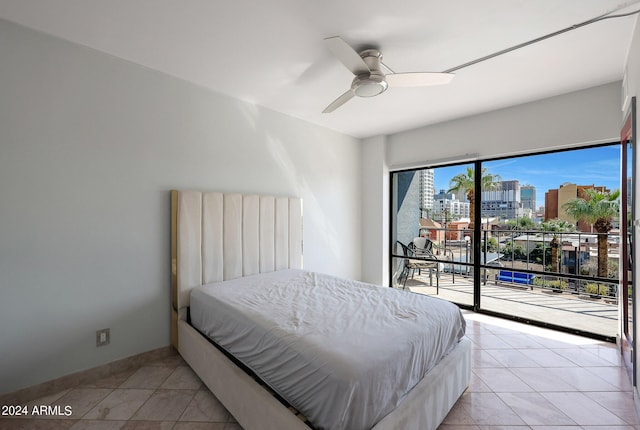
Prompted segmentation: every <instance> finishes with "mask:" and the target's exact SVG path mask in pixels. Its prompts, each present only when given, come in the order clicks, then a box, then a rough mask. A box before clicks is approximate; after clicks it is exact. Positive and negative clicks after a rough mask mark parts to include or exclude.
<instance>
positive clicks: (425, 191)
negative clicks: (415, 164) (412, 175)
mask: <svg viewBox="0 0 640 430" xmlns="http://www.w3.org/2000/svg"><path fill="white" fill-rule="evenodd" d="M418 178H419V181H420V208H421V209H423V210H425V209H426V211H427V212H428V213H431V211H432V210H433V194H434V192H435V186H434V182H433V169H424V170H420V171H419V172H418Z"/></svg>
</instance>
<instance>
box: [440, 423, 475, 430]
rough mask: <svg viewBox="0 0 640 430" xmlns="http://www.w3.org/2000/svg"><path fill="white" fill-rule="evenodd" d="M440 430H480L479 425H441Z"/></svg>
mask: <svg viewBox="0 0 640 430" xmlns="http://www.w3.org/2000/svg"><path fill="white" fill-rule="evenodd" d="M438 430H480V427H478V426H477V425H475V424H473V425H458V424H441V425H440V427H438Z"/></svg>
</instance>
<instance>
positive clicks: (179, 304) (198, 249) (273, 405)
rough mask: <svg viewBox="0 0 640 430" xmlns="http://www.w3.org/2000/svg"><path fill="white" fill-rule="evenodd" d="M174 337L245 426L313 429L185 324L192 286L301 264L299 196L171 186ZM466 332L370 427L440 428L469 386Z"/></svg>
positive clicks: (375, 429)
mask: <svg viewBox="0 0 640 430" xmlns="http://www.w3.org/2000/svg"><path fill="white" fill-rule="evenodd" d="M171 266H172V267H171V343H172V345H173V346H174V347H175V348H176V349H177V350H178V352H179V353H180V355H182V357H183V358H184V359H185V361H186V362H187V363H188V364H189V366H191V368H192V369H193V370H194V371H195V373H196V374H197V375H198V376H199V377H200V379H202V381H203V382H204V383H205V385H207V387H208V388H209V389H210V390H211V392H212V393H213V394H214V395H215V396H216V397H217V398H218V399H219V400H220V401H221V402H222V404H223V405H224V406H225V407H226V408H227V409H228V410H229V412H230V413H231V414H232V415H233V416H234V418H235V419H236V420H237V421H238V423H239V424H240V425H241V426H242V427H243V428H244V429H245V430H309V427H308V426H307V425H306V424H305V423H304V422H303V421H302V420H300V419H299V418H298V417H297V416H296V415H295V414H294V413H292V412H291V410H290V409H289V408H287V407H286V406H284V405H283V404H282V403H281V402H280V401H279V400H278V399H277V398H276V397H274V396H273V395H272V394H271V393H270V392H268V391H267V390H266V389H265V388H263V387H262V386H261V385H260V384H259V383H257V382H256V381H255V380H254V379H253V378H252V377H251V376H249V375H248V374H247V373H245V372H244V371H243V370H242V369H240V368H239V367H238V366H237V365H236V364H234V363H233V361H231V360H230V359H229V358H227V357H226V356H225V355H224V354H223V353H222V352H220V351H219V350H218V349H217V348H216V347H215V346H214V345H212V344H211V342H209V340H207V339H206V338H205V337H203V336H202V335H201V334H200V333H199V332H198V331H196V330H195V329H194V328H193V327H191V325H189V324H188V322H187V309H188V306H189V297H190V291H191V289H192V288H193V287H196V286H200V285H204V284H208V283H211V282H218V281H223V280H227V279H234V278H238V277H242V276H248V275H253V274H258V273H266V272H272V271H274V270H282V269H286V268H302V202H301V200H300V199H298V198H290V197H278V196H265V195H262V196H258V195H249V194H238V193H218V192H199V191H177V190H173V191H171ZM470 377H471V342H470V341H469V340H468V339H467V338H463V340H462V341H461V342H460V343H459V344H458V346H457V347H456V348H455V349H454V351H452V352H451V353H450V354H449V355H447V356H446V357H445V358H444V359H443V360H442V361H441V362H440V363H439V364H437V365H436V367H434V368H433V369H432V370H431V371H430V372H429V373H428V374H427V375H426V376H425V377H424V378H423V379H422V380H421V381H420V382H419V383H418V384H417V385H416V386H415V387H414V388H413V389H412V390H411V391H410V392H409V393H408V394H407V395H406V396H405V398H404V399H403V400H402V402H401V403H400V405H399V406H398V407H397V408H396V409H395V410H394V411H392V412H391V413H390V414H388V415H387V416H386V417H385V418H383V419H382V420H381V421H380V422H379V423H378V424H376V425H375V426H374V427H373V430H392V429H398V428H402V429H406V430H410V429H415V430H429V429H434V430H435V429H436V428H437V427H438V426H439V425H440V423H441V422H442V420H444V418H445V417H446V415H447V413H448V412H449V410H450V409H451V408H452V407H453V405H454V404H455V402H456V401H457V399H458V398H459V397H460V396H461V395H462V393H463V392H464V390H465V389H466V387H467V386H468V385H469V380H470Z"/></svg>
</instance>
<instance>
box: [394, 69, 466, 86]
mask: <svg viewBox="0 0 640 430" xmlns="http://www.w3.org/2000/svg"><path fill="white" fill-rule="evenodd" d="M454 76H455V75H454V74H453V73H430V72H417V73H390V74H388V75H385V79H386V80H387V83H388V84H389V86H390V87H423V86H428V85H444V84H448V83H449V82H451V80H452V79H453V77H454Z"/></svg>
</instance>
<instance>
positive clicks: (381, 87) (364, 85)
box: [351, 49, 388, 97]
mask: <svg viewBox="0 0 640 430" xmlns="http://www.w3.org/2000/svg"><path fill="white" fill-rule="evenodd" d="M360 57H362V60H363V61H364V62H365V63H366V64H367V66H369V70H370V73H363V74H360V75H358V76H356V77H355V78H354V79H353V82H351V90H352V91H353V92H354V93H355V95H357V96H359V97H373V96H377V95H378V94H381V93H382V92H384V91H385V90H386V89H387V88H388V85H387V81H386V80H385V78H384V73H382V72H381V71H380V61H381V60H382V53H380V51H378V50H377V49H367V50H364V51H362V52H360Z"/></svg>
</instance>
